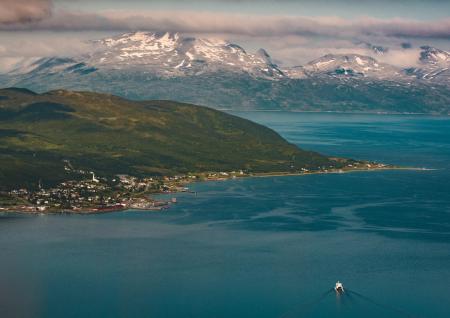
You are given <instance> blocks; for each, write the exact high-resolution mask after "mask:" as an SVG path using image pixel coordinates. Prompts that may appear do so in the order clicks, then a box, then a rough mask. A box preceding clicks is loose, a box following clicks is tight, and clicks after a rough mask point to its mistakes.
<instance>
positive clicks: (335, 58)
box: [304, 54, 399, 78]
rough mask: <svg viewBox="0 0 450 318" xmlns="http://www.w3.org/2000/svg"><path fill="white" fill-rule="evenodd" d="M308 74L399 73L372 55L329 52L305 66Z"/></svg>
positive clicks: (382, 75)
mask: <svg viewBox="0 0 450 318" xmlns="http://www.w3.org/2000/svg"><path fill="white" fill-rule="evenodd" d="M304 69H305V71H306V72H307V73H308V74H311V75H312V74H324V75H331V76H337V77H342V76H346V77H347V76H362V77H367V76H371V77H377V78H385V77H391V76H396V75H399V70H398V69H397V68H396V67H394V66H391V65H388V64H384V63H380V62H378V61H377V60H376V59H374V58H373V57H370V56H365V55H360V54H327V55H324V56H322V57H320V58H318V59H316V60H313V61H311V62H309V63H308V64H307V65H305V67H304Z"/></svg>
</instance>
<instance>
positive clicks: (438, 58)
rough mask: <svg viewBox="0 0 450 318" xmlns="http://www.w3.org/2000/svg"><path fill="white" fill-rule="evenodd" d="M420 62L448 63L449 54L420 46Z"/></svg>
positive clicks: (449, 60) (449, 59)
mask: <svg viewBox="0 0 450 318" xmlns="http://www.w3.org/2000/svg"><path fill="white" fill-rule="evenodd" d="M420 48H421V49H422V51H421V52H420V62H422V63H425V64H426V63H431V64H438V63H448V62H450V53H449V52H447V51H444V50H440V49H437V48H435V47H431V46H421V47H420Z"/></svg>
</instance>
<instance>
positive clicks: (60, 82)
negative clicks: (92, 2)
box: [0, 32, 450, 114]
mask: <svg viewBox="0 0 450 318" xmlns="http://www.w3.org/2000/svg"><path fill="white" fill-rule="evenodd" d="M92 45H93V47H92V51H91V52H90V53H89V54H86V55H84V56H74V57H47V58H35V59H23V60H18V61H17V62H16V63H15V64H13V65H11V66H10V67H9V69H8V71H7V72H4V73H3V74H0V85H1V86H4V87H10V86H19V87H25V88H30V89H33V90H36V91H39V92H44V91H47V90H51V89H59V88H66V89H74V90H93V91H101V92H106V93H113V94H117V95H120V96H124V97H129V98H133V99H171V100H176V101H182V102H192V103H197V104H203V105H208V106H211V107H215V108H221V109H235V110H252V109H284V110H317V111H320V110H333V111H369V112H378V111H381V112H391V113H402V112H421V113H440V114H442V113H444V114H447V113H449V112H450V93H449V87H450V81H449V67H450V60H449V53H448V52H445V51H443V50H439V49H436V48H431V47H422V51H421V55H420V56H418V60H419V63H418V67H415V68H410V69H401V68H398V67H395V66H392V65H388V64H385V63H381V62H379V61H377V60H376V59H374V58H372V57H368V56H362V55H357V54H328V55H325V56H323V57H320V58H318V59H316V60H314V61H311V62H310V63H307V64H306V65H302V66H297V67H290V68H281V67H279V66H277V65H276V64H274V63H273V62H272V59H271V57H270V56H269V54H268V53H267V52H266V51H265V50H263V49H261V50H259V51H257V52H256V53H255V54H251V53H248V52H246V51H245V50H244V49H243V48H242V47H240V46H238V45H236V44H233V43H229V42H226V41H222V40H216V39H201V38H193V37H185V36H181V35H179V34H177V33H149V32H134V33H127V34H123V35H119V36H116V37H111V38H106V39H102V40H98V41H94V42H93V43H92ZM386 50H387V49H386Z"/></svg>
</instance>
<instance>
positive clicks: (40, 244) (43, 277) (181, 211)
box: [0, 112, 450, 318]
mask: <svg viewBox="0 0 450 318" xmlns="http://www.w3.org/2000/svg"><path fill="white" fill-rule="evenodd" d="M237 115H239V116H243V117H247V118H251V119H253V120H255V121H257V122H260V123H263V124H266V125H268V126H270V127H272V128H274V129H275V130H276V131H278V132H280V133H281V134H282V135H283V136H284V137H286V138H287V139H288V140H290V141H291V142H294V143H296V144H299V145H301V146H302V147H304V148H308V149H312V150H317V151H321V152H323V153H327V154H330V155H335V156H347V157H352V158H359V159H369V160H378V161H381V162H387V163H393V164H400V165H409V166H418V167H427V168H435V169H438V170H434V171H384V172H358V173H349V174H330V175H309V176H303V177H275V178H253V179H245V180H233V181H227V182H210V183H203V184H195V185H193V187H194V188H195V190H196V191H197V192H198V194H197V195H196V196H194V195H191V194H180V195H179V198H178V200H179V202H180V203H179V204H178V205H177V206H176V207H174V208H172V209H170V210H169V211H168V212H164V213H154V212H152V213H142V212H121V213H112V214H106V215H95V216H44V217H4V216H3V217H1V218H0V239H1V242H2V243H1V245H0V248H1V255H2V257H1V261H2V262H1V263H0V314H1V315H0V316H2V317H17V316H19V317H20V316H22V317H181V316H182V317H281V316H283V315H286V316H285V317H294V316H295V317H335V316H336V317H338V316H345V317H380V316H382V317H401V316H402V313H399V312H395V310H389V309H387V307H382V306H377V305H376V304H375V303H374V302H376V303H378V304H383V305H386V306H391V307H395V308H401V309H404V310H406V311H407V312H409V313H412V314H414V315H416V316H419V317H438V318H439V317H448V313H449V312H450V305H449V303H448V295H449V294H450V284H449V282H450V252H449V251H450V249H449V248H450V194H449V193H450V182H449V180H450V119H448V118H439V117H424V116H386V115H379V116H377V115H348V114H304V113H294V114H292V113H289V114H287V113H278V112H277V113H274V112H270V113H264V112H262V113H237ZM338 279H339V280H341V281H343V282H344V284H346V286H347V287H348V288H349V289H351V290H354V291H355V292H356V293H360V294H361V295H363V296H364V297H366V298H367V299H369V300H373V301H374V302H372V303H370V302H369V301H367V299H366V300H364V299H363V298H361V297H358V296H357V294H351V293H349V294H346V295H344V296H342V297H336V296H335V294H334V293H329V294H327V295H326V296H324V297H323V299H321V300H320V302H318V303H317V304H316V303H314V302H315V300H317V299H318V297H321V295H322V294H323V293H324V292H325V291H327V290H329V289H330V287H332V285H333V284H334V282H335V281H336V280H338ZM311 302H312V303H314V306H310V305H308V307H307V308H306V307H302V306H303V304H311Z"/></svg>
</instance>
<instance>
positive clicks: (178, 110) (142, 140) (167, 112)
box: [0, 88, 389, 213]
mask: <svg viewBox="0 0 450 318" xmlns="http://www.w3.org/2000/svg"><path fill="white" fill-rule="evenodd" d="M0 123H1V126H0V127H1V128H0V211H1V210H3V211H18V212H20V211H25V212H44V211H51V212H58V211H59V212H61V211H64V212H82V213H91V212H100V211H111V210H120V209H129V208H142V209H159V208H161V207H163V206H166V205H167V202H166V203H161V202H157V201H154V200H153V199H151V198H149V196H148V195H149V194H151V193H159V192H164V191H166V192H167V191H183V189H184V188H185V184H186V183H189V182H192V181H197V180H210V179H214V180H218V179H219V180H220V179H228V178H239V177H246V176H258V175H288V174H308V173H325V172H344V171H352V170H373V169H386V168H389V166H386V165H383V164H376V163H370V162H365V161H356V160H351V159H342V158H330V157H327V156H325V155H322V154H319V153H316V152H312V151H306V150H303V149H300V148H298V147H297V146H295V145H293V144H290V143H289V142H287V141H286V140H285V139H283V138H282V137H281V136H280V135H279V134H277V133H276V132H275V131H273V130H271V129H269V128H267V127H264V126H262V125H259V124H256V123H254V122H251V121H249V120H246V119H242V118H240V117H237V116H233V115H230V114H227V113H224V112H220V111H217V110H213V109H211V108H207V107H202V106H196V105H191V104H183V103H177V102H171V101H131V100H126V99H123V98H120V97H117V96H113V95H107V94H99V93H92V92H73V91H66V90H57V91H51V92H48V93H44V94H36V93H34V92H32V91H29V90H26V89H21V88H8V89H1V90H0Z"/></svg>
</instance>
